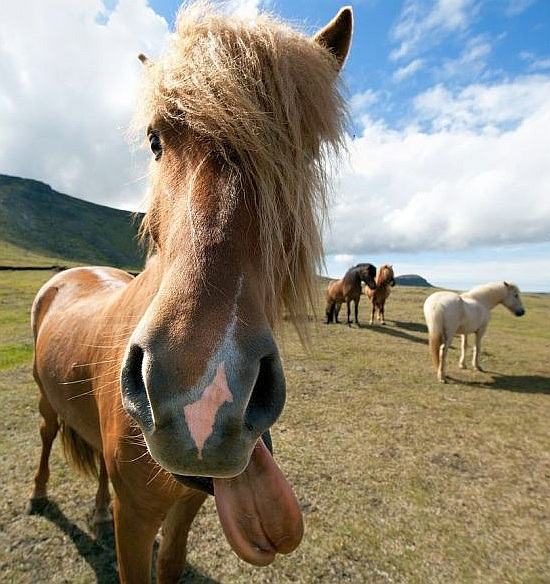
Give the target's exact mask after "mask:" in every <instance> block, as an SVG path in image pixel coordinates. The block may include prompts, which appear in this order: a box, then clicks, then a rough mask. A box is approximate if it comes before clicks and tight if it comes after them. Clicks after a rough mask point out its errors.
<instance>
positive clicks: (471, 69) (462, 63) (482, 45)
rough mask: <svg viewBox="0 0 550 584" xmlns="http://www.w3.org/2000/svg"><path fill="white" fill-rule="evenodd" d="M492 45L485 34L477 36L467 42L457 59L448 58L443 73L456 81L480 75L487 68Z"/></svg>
mask: <svg viewBox="0 0 550 584" xmlns="http://www.w3.org/2000/svg"><path fill="white" fill-rule="evenodd" d="M491 50H492V48H491V45H490V43H489V42H488V41H487V39H486V38H484V37H483V36H476V37H474V38H472V39H469V40H468V41H467V42H466V46H465V47H464V49H463V51H462V52H461V53H460V55H459V56H458V57H457V58H456V59H447V60H445V61H444V63H443V70H442V71H441V73H443V75H441V73H440V76H444V77H447V78H453V80H454V81H455V82H456V81H457V80H458V79H461V78H464V77H466V78H470V79H471V78H472V77H477V76H479V75H480V74H481V73H482V72H483V71H484V69H485V68H486V60H487V57H488V56H489V55H490V54H491Z"/></svg>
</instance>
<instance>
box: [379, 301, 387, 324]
mask: <svg viewBox="0 0 550 584" xmlns="http://www.w3.org/2000/svg"><path fill="white" fill-rule="evenodd" d="M384 306H385V302H381V303H380V306H379V307H378V314H379V316H380V322H381V323H382V324H386V319H385V318H384Z"/></svg>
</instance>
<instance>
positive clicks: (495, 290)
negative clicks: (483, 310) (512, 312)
mask: <svg viewBox="0 0 550 584" xmlns="http://www.w3.org/2000/svg"><path fill="white" fill-rule="evenodd" d="M465 296H469V297H470V298H473V299H474V300H477V301H478V302H480V303H481V304H483V305H484V306H486V307H487V308H488V309H489V310H492V309H493V308H494V307H495V306H496V305H497V304H499V303H500V302H502V301H503V299H504V291H503V290H502V288H501V287H500V286H481V287H479V288H474V289H473V290H470V291H469V292H466V294H465Z"/></svg>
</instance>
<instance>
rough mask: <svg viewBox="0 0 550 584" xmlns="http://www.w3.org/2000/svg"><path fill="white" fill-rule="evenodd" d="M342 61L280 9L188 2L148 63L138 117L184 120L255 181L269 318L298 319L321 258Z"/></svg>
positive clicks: (309, 302)
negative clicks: (250, 14)
mask: <svg viewBox="0 0 550 584" xmlns="http://www.w3.org/2000/svg"><path fill="white" fill-rule="evenodd" d="M337 68H338V64H337V63H336V60H335V59H334V58H333V56H331V55H330V53H329V52H328V51H326V50H325V49H323V48H321V47H320V46H319V45H318V44H317V43H316V42H315V41H314V40H312V39H310V38H308V37H305V36H304V35H302V34H300V33H298V32H296V31H294V30H292V29H290V28H289V27H288V26H286V25H284V24H282V23H280V22H278V21H277V20H275V19H273V18H272V17H268V16H265V15H261V16H259V17H258V18H257V19H256V21H255V22H254V23H251V22H247V21H243V20H239V19H238V18H236V17H228V16H227V15H223V14H220V13H219V12H216V11H214V10H213V9H211V8H210V7H209V6H208V5H207V4H204V3H202V2H201V3H195V4H192V5H188V6H187V7H184V8H183V9H182V10H181V11H180V13H179V15H178V20H177V34H175V35H174V37H173V38H172V40H171V43H170V45H169V48H168V50H167V52H166V54H165V55H164V56H163V57H161V58H160V59H159V60H158V61H157V62H153V63H149V64H148V66H147V67H146V71H145V82H144V87H143V96H142V97H143V99H142V108H141V111H140V112H139V113H138V115H137V117H136V121H137V123H138V124H140V125H141V126H142V127H143V126H146V125H147V124H149V122H150V120H151V119H153V118H157V119H162V120H165V121H168V122H169V123H170V124H172V125H174V124H176V125H177V124H182V125H185V127H186V128H187V129H188V130H190V132H191V135H194V136H197V137H200V139H201V140H206V141H207V142H208V143H209V144H210V147H211V148H212V149H214V150H216V151H217V152H219V153H220V155H221V156H222V157H223V158H225V159H226V160H227V161H228V163H230V164H235V166H236V168H237V170H238V172H239V173H241V175H242V181H241V183H242V184H243V185H249V188H251V189H253V191H254V192H253V193H250V194H251V195H252V197H253V199H254V201H255V206H256V212H257V216H258V221H259V226H260V229H259V232H260V234H261V242H260V249H261V250H262V254H263V258H262V259H263V265H264V271H265V275H266V280H267V283H268V288H269V289H270V290H271V298H272V302H271V304H272V309H271V314H270V317H271V321H272V323H274V324H275V323H276V321H277V320H278V318H279V316H280V314H281V309H282V308H283V307H284V308H285V309H286V311H287V312H288V313H289V315H290V317H291V319H292V320H293V321H294V322H295V323H296V325H297V326H298V328H299V329H303V327H302V324H303V323H305V321H306V320H307V319H305V318H304V316H305V312H306V310H307V308H308V307H312V306H313V297H314V293H315V282H314V277H315V273H316V270H317V269H318V268H319V267H320V263H321V261H322V244H321V239H320V230H321V229H320V228H321V224H322V222H323V220H324V216H325V211H326V203H327V176H326V167H325V157H324V155H323V153H324V152H325V150H326V149H329V150H338V148H339V147H340V145H341V142H342V136H343V127H344V121H345V111H344V106H343V101H342V98H341V96H340V93H339V91H338V86H337V84H336V83H335V78H336V75H337ZM186 133H187V135H189V132H186ZM174 219H175V218H174ZM160 220H162V219H160ZM155 221H156V222H158V221H159V218H158V217H155V218H154V220H153V223H154V222H155ZM149 223H151V221H150V220H147V219H146V223H145V224H146V226H147V225H148V224H149Z"/></svg>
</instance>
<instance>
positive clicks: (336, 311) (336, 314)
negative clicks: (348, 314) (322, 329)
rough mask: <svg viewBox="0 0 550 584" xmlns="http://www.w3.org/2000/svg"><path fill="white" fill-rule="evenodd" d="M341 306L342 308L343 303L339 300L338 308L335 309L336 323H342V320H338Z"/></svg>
mask: <svg viewBox="0 0 550 584" xmlns="http://www.w3.org/2000/svg"><path fill="white" fill-rule="evenodd" d="M340 308H342V303H341V302H337V303H336V308H335V309H334V319H335V322H336V324H340V321H339V320H338V315H339V314H340Z"/></svg>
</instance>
